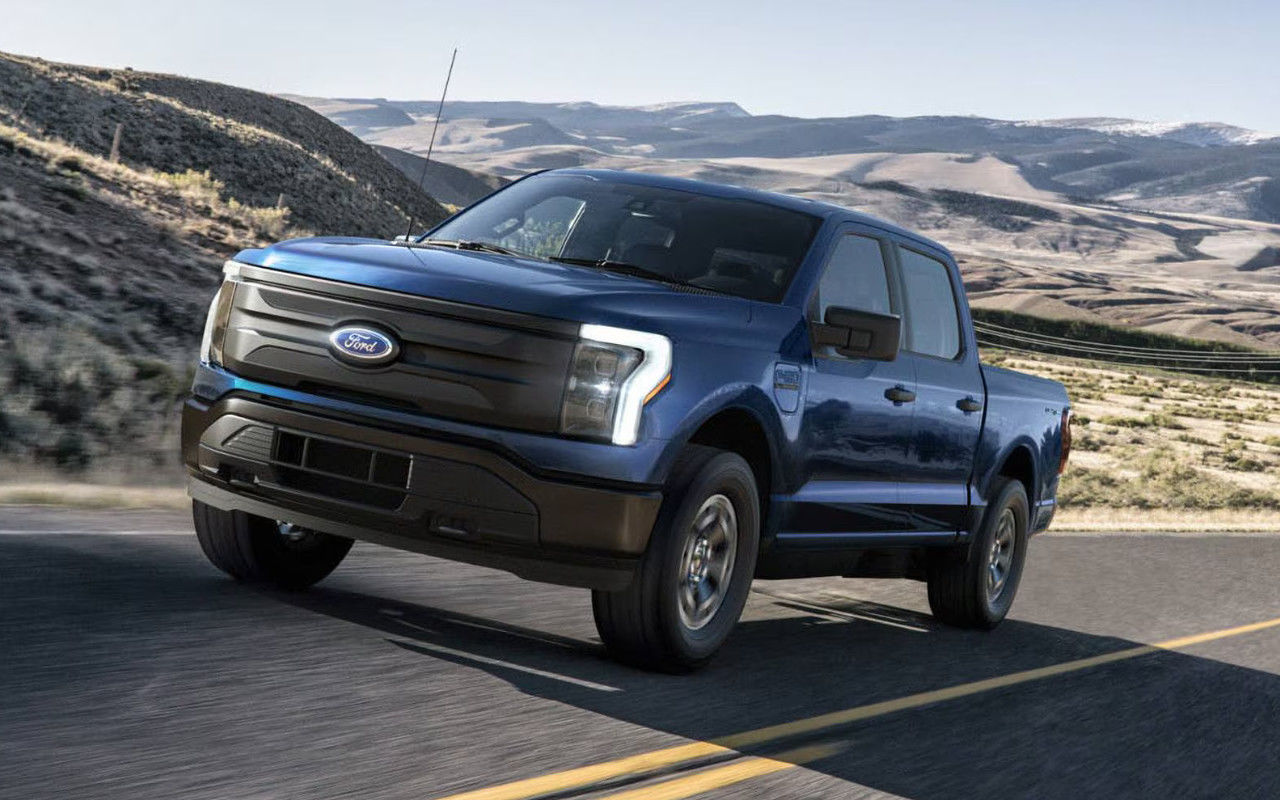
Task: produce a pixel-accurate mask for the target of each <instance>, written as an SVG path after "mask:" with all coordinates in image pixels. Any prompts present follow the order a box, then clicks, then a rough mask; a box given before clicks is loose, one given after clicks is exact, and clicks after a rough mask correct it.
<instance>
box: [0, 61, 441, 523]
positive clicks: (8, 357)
mask: <svg viewBox="0 0 1280 800" xmlns="http://www.w3.org/2000/svg"><path fill="white" fill-rule="evenodd" d="M117 132H119V137H118V139H117V136H116V134H117ZM407 213H413V214H414V215H415V216H416V218H417V219H418V220H419V221H421V222H422V223H423V224H427V223H429V222H431V221H433V220H436V219H439V218H440V217H441V216H443V214H444V210H443V209H442V208H441V207H440V206H439V204H437V203H435V201H433V200H432V199H431V198H430V197H428V196H426V195H424V194H422V193H421V192H419V191H418V189H417V188H416V187H415V186H414V185H413V183H412V182H411V181H410V180H409V179H408V178H406V177H405V176H404V175H402V174H401V173H400V172H399V171H398V170H396V169H395V167H393V166H392V165H390V164H389V163H388V162H387V161H386V160H385V159H383V158H382V157H381V156H379V155H378V154H377V153H376V152H374V151H373V150H372V149H371V148H370V147H369V146H368V145H365V144H363V143H362V142H360V141H359V140H358V139H356V138H355V137H354V136H352V135H350V134H348V133H346V132H345V131H343V130H342V129H341V128H339V127H338V126H336V125H334V124H332V123H330V122H328V121H327V120H325V119H324V118H323V117H320V116H319V115H317V114H315V113H314V112H311V111H310V110H308V109H306V108H304V107H302V106H299V105H297V104H295V103H292V102H289V101H286V100H282V99H280V98H277V97H271V96H269V95H264V94H260V93H257V92H251V91H247V90H243V89H237V88H235V87H230V86H223V85H220V84H213V83H208V82H204V81H197V80H190V79H185V78H177V77H172V76H164V75H154V74H148V73H139V72H134V71H132V70H127V69H125V70H106V69H96V68H88V67H76V66H72V65H66V64H55V63H51V62H47V61H42V60H40V59H32V58H24V57H20V56H10V55H7V54H4V53H0V483H2V484H4V486H5V487H6V491H7V492H9V494H8V495H4V496H7V497H10V500H11V501H12V498H13V497H17V496H21V497H28V498H30V497H37V496H38V497H49V496H50V495H51V493H56V490H57V488H58V487H59V485H60V484H61V483H63V482H66V481H70V480H74V481H77V482H102V483H121V482H133V483H148V484H150V483H161V484H177V483H178V482H179V480H180V472H179V469H178V452H177V450H178V424H177V411H178V408H179V406H180V403H181V398H182V396H183V395H184V394H185V393H186V391H187V389H188V387H189V386H190V382H191V365H192V363H193V361H194V358H195V355H196V353H195V351H196V347H197V344H198V342H199V339H200V333H201V330H202V327H203V324H204V317H205V310H206V308H207V306H208V303H209V300H210V298H211V297H212V295H213V292H214V289H215V287H216V286H217V282H218V280H219V275H220V271H221V266H222V262H223V260H224V259H226V258H228V257H230V256H232V255H234V254H235V253H236V252H237V251H239V250H241V249H245V248H252V247H260V246H263V245H266V244H268V243H270V242H273V241H277V240H280V239H286V238H294V237H299V236H309V235H316V234H320V235H328V234H347V235H366V236H388V237H389V236H390V235H392V234H394V233H401V232H403V230H404V226H405V223H406V221H407ZM15 486H21V487H25V488H22V489H21V493H20V494H19V495H13V494H12V493H13V492H15V491H19V490H18V489H16V488H14V487H15ZM68 491H70V490H68ZM22 493H25V494H22ZM0 502H3V499H0Z"/></svg>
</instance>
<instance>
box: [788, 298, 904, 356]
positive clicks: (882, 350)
mask: <svg viewBox="0 0 1280 800" xmlns="http://www.w3.org/2000/svg"><path fill="white" fill-rule="evenodd" d="M810 327H811V334H812V338H813V344H814V346H815V347H820V346H826V347H834V348H835V350H836V352H837V353H839V354H840V355H842V356H847V357H849V358H869V359H873V360H875V361H893V360H894V359H896V358H897V357H898V346H899V344H900V342H901V340H902V317H900V316H898V315H897V314H877V313H876V312H874V311H859V310H857V309H853V308H842V307H840V306H831V307H830V308H828V309H827V313H826V314H825V315H824V316H823V320H822V322H815V323H813V324H812V325H811V326H810Z"/></svg>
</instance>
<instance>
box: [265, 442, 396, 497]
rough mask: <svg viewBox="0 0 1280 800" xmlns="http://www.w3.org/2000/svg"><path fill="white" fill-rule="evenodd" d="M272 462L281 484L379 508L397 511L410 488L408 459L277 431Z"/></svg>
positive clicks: (380, 451) (356, 446) (369, 449)
mask: <svg viewBox="0 0 1280 800" xmlns="http://www.w3.org/2000/svg"><path fill="white" fill-rule="evenodd" d="M272 462H273V463H274V464H275V465H276V466H277V471H278V476H279V477H278V480H279V482H280V484H281V485H283V486H286V487H288V488H291V489H297V490H298V491H302V492H308V493H311V494H321V495H326V496H330V497H334V498H336V499H340V500H345V501H347V502H351V503H361V504H363V505H368V506H376V507H378V508H398V507H399V506H400V504H401V503H402V502H403V501H404V495H405V490H406V489H408V487H409V468H410V463H411V462H410V457H409V456H407V455H403V454H400V453H390V452H387V451H385V450H374V449H371V448H367V447H360V446H358V445H352V444H347V443H345V442H337V441H334V440H332V439H322V438H319V437H316V436H306V435H304V434H300V433H292V432H289V431H277V432H276V437H275V448H274V458H273V459H272Z"/></svg>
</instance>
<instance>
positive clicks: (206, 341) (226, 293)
mask: <svg viewBox="0 0 1280 800" xmlns="http://www.w3.org/2000/svg"><path fill="white" fill-rule="evenodd" d="M239 278H240V265H239V264H237V263H236V262H234V261H228V262H227V263H226V264H223V266H222V285H221V286H219V287H218V293H217V294H216V295H214V296H213V302H212V303H210V304H209V316H208V317H206V318H205V321H204V336H203V337H201V339H200V360H201V361H203V362H204V363H206V364H212V365H213V366H222V343H223V340H224V339H226V336H227V322H228V321H229V320H230V319H231V303H232V301H233V300H234V299H235V296H236V283H237V282H238V281H239Z"/></svg>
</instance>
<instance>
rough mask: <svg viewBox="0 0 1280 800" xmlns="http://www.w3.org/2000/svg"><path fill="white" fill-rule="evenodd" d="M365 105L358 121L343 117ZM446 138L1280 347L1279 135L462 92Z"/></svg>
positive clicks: (453, 151) (465, 155)
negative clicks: (873, 231)
mask: <svg viewBox="0 0 1280 800" xmlns="http://www.w3.org/2000/svg"><path fill="white" fill-rule="evenodd" d="M299 100H300V102H305V103H307V104H309V105H311V106H312V107H314V108H316V109H317V110H319V111H322V112H324V113H329V114H333V118H334V119H335V121H338V122H341V123H343V124H348V125H350V126H351V130H352V131H353V132H356V133H358V134H359V135H361V136H362V137H363V138H365V140H366V141H369V142H371V143H375V144H379V145H385V146H389V147H394V148H397V149H401V150H407V151H409V152H416V153H419V154H420V153H422V152H424V151H425V149H426V143H427V140H428V138H429V136H430V129H431V121H432V117H433V115H434V112H435V108H436V107H435V104H433V103H429V102H414V101H390V100H382V99H371V100H344V101H328V100H318V99H315V98H299ZM335 104H336V105H335ZM339 107H340V108H342V109H346V110H345V111H342V112H341V113H338V112H336V111H335V110H334V109H335V108H339ZM352 109H358V113H359V114H361V115H363V116H362V117H361V119H360V121H359V123H358V124H356V123H355V122H354V121H353V118H351V117H349V116H343V114H351V113H356V112H354V111H353V110H352ZM435 152H436V157H437V158H438V159H440V160H442V161H447V162H449V163H451V164H454V165H456V166H460V167H464V168H466V169H469V170H474V171H479V172H483V173H492V174H496V175H500V176H504V177H507V178H513V177H517V176H519V175H522V174H526V173H528V172H530V171H533V170H539V169H549V168H555V167H568V166H599V167H613V168H622V169H634V170H646V171H655V172H663V173H668V174H676V175H683V176H686V177H692V178H702V179H706V180H713V181H719V182H724V183H733V184H739V185H745V186H752V187H756V188H761V189H768V190H773V191H782V192H787V193H791V194H799V195H803V196H808V197H813V198H815V199H820V200H828V201H831V202H835V203H837V204H840V205H845V206H849V207H852V208H856V209H859V210H863V211H867V212H869V213H871V214H874V215H877V216H880V217H883V218H886V219H890V220H893V221H894V222H897V223H900V224H903V225H906V226H908V227H911V228H914V229H917V230H920V231H922V232H924V233H926V234H927V235H930V236H933V237H935V238H937V239H939V240H940V241H942V242H944V243H946V244H947V245H948V246H950V247H951V248H952V249H953V250H954V251H955V252H956V253H957V256H958V257H959V258H960V259H961V261H962V267H963V268H964V271H965V276H966V281H967V283H968V286H969V289H970V292H971V296H972V297H973V300H974V303H975V304H976V305H978V306H981V307H991V308H1008V309H1012V310H1018V311H1023V312H1026V313H1030V314H1036V315H1039V316H1048V317H1059V318H1067V319H1081V320H1086V321H1094V322H1110V323H1113V324H1125V325H1133V326H1139V327H1142V328H1145V329H1147V330H1151V331H1156V332H1164V333H1172V334H1177V335H1182V336H1190V337H1196V338H1203V339H1212V340H1217V341H1223V342H1231V343H1234V344H1240V345H1246V346H1253V347H1259V346H1262V347H1280V224H1277V221H1280V138H1274V137H1268V136H1267V135H1265V134H1260V133H1258V132H1255V131H1248V130H1245V129H1241V128H1236V127H1233V126H1229V125H1221V124H1217V123H1195V124H1181V125H1160V124H1148V123H1140V122H1136V121H1134V120H1114V119H1081V120H1049V121H1042V122H1022V121H1007V120H992V119H982V118H976V117H915V118H906V119H896V118H891V117H879V116H860V117H847V118H828V119H799V118H794V117H783V116H753V115H751V114H748V113H747V112H746V111H744V110H743V109H741V108H740V107H738V106H736V105H734V104H732V103H671V104H664V105H661V106H653V107H637V108H624V107H612V106H600V105H596V104H592V103H561V104H553V103H518V102H451V103H447V104H446V105H445V114H444V122H443V123H442V125H441V130H440V138H439V140H438V141H437V144H436V151H435Z"/></svg>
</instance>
